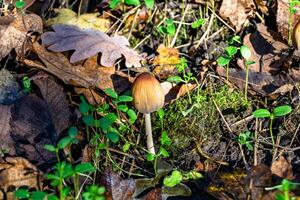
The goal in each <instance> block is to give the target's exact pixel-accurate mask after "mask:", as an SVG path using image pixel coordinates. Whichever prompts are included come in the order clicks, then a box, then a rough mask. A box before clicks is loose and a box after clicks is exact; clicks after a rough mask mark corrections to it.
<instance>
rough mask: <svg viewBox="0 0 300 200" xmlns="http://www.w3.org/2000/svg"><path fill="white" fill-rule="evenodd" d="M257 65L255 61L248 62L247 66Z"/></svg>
mask: <svg viewBox="0 0 300 200" xmlns="http://www.w3.org/2000/svg"><path fill="white" fill-rule="evenodd" d="M253 64H255V61H246V65H253Z"/></svg>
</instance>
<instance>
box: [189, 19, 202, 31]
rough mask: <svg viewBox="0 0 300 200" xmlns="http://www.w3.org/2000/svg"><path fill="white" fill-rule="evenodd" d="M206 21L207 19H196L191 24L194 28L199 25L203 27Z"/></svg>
mask: <svg viewBox="0 0 300 200" xmlns="http://www.w3.org/2000/svg"><path fill="white" fill-rule="evenodd" d="M205 22H206V19H203V18H201V19H197V20H196V21H194V22H193V23H192V24H191V27H192V29H197V28H199V27H201V26H202V25H203V24H205Z"/></svg>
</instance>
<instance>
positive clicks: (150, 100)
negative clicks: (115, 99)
mask: <svg viewBox="0 0 300 200" xmlns="http://www.w3.org/2000/svg"><path fill="white" fill-rule="evenodd" d="M132 96H133V99H134V106H135V108H136V109H137V110H138V111H139V112H141V113H151V112H154V111H156V110H158V109H160V108H162V107H163V105H164V102H165V95H164V91H163V89H162V87H161V86H160V83H159V82H158V80H156V78H155V77H154V75H153V74H151V73H149V72H144V73H141V74H140V75H139V76H138V77H137V78H136V79H135V81H134V83H133V86H132Z"/></svg>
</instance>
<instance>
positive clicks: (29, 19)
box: [0, 14, 43, 60]
mask: <svg viewBox="0 0 300 200" xmlns="http://www.w3.org/2000/svg"><path fill="white" fill-rule="evenodd" d="M42 30H43V22H42V19H41V18H40V17H39V16H38V15H35V14H26V15H21V14H18V15H17V16H15V17H13V16H10V17H8V16H4V17H0V60H1V59H2V58H4V57H5V56H7V55H8V54H9V52H10V51H11V50H12V49H15V50H16V52H17V53H19V54H21V52H22V48H23V45H24V42H25V41H26V34H27V33H28V32H42Z"/></svg>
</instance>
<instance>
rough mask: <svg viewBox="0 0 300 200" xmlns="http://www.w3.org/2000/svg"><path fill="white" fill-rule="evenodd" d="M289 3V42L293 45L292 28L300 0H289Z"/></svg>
mask: <svg viewBox="0 0 300 200" xmlns="http://www.w3.org/2000/svg"><path fill="white" fill-rule="evenodd" d="M288 4H289V7H288V11H289V13H290V15H289V21H288V31H289V33H288V34H289V35H288V44H289V45H291V44H292V32H293V30H292V28H293V26H292V25H293V17H294V15H295V13H296V12H297V8H296V6H300V1H299V0H289V1H288Z"/></svg>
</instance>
